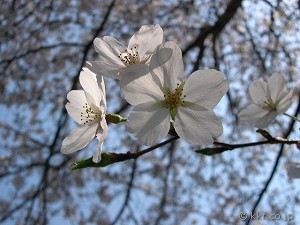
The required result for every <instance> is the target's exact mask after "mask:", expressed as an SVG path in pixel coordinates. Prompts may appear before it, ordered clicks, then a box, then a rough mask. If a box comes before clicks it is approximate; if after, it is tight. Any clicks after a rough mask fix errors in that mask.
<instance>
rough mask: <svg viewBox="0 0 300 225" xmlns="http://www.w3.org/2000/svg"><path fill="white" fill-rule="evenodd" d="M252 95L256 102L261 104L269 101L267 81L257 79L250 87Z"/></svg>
mask: <svg viewBox="0 0 300 225" xmlns="http://www.w3.org/2000/svg"><path fill="white" fill-rule="evenodd" d="M249 94H250V97H251V99H252V101H253V103H255V104H261V103H262V102H265V101H268V99H269V98H270V97H271V96H269V92H268V86H267V83H266V82H265V81H260V80H256V81H254V82H253V83H252V84H251V85H250V87H249Z"/></svg>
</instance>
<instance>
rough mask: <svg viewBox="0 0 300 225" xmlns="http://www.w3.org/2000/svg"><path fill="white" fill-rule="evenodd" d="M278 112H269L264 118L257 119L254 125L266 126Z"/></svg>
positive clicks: (258, 126)
mask: <svg viewBox="0 0 300 225" xmlns="http://www.w3.org/2000/svg"><path fill="white" fill-rule="evenodd" d="M277 115H278V113H277V112H276V111H271V112H268V114H267V115H266V116H264V117H262V118H259V119H258V120H257V121H255V123H254V126H255V127H257V128H266V127H267V126H268V125H269V123H271V122H272V121H273V120H274V119H275V118H276V116H277Z"/></svg>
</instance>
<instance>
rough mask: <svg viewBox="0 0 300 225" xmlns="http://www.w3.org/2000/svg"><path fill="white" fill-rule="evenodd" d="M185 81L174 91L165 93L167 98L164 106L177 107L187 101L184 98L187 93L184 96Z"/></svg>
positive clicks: (171, 108)
mask: <svg viewBox="0 0 300 225" xmlns="http://www.w3.org/2000/svg"><path fill="white" fill-rule="evenodd" d="M183 85H184V82H183V83H182V84H181V85H179V84H177V88H175V90H174V91H170V90H168V91H167V92H166V93H165V94H164V97H165V100H163V104H164V107H166V108H169V109H170V110H173V109H176V108H177V107H178V106H180V105H182V104H183V103H184V102H185V101H184V100H183V99H184V98H185V97H186V95H184V96H183V97H182V91H183Z"/></svg>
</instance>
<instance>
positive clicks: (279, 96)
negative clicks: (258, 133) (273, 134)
mask: <svg viewBox="0 0 300 225" xmlns="http://www.w3.org/2000/svg"><path fill="white" fill-rule="evenodd" d="M249 94H250V97H251V99H252V102H253V103H252V104H250V105H249V106H248V107H246V108H245V109H243V110H242V111H241V112H240V113H239V115H238V116H239V118H240V121H241V122H248V123H254V125H255V126H256V127H257V128H265V127H267V126H268V124H269V123H270V122H272V121H273V120H274V119H275V118H276V116H277V115H279V114H282V113H284V112H286V110H287V109H288V108H289V107H290V106H291V104H292V103H293V96H294V94H293V90H289V89H287V87H286V84H285V81H284V78H283V77H282V76H281V75H279V74H273V75H272V76H271V77H269V79H268V81H267V82H265V81H254V82H253V83H252V85H251V86H250V87H249Z"/></svg>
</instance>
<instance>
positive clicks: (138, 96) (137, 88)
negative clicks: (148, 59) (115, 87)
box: [120, 74, 164, 105]
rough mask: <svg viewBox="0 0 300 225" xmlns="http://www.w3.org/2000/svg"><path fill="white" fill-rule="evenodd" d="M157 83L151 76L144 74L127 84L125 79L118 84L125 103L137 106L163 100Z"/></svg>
mask: <svg viewBox="0 0 300 225" xmlns="http://www.w3.org/2000/svg"><path fill="white" fill-rule="evenodd" d="M159 82H160V81H159V80H155V78H154V77H153V76H151V74H146V75H144V76H142V77H139V78H137V79H135V80H133V81H131V82H129V83H128V82H127V80H126V79H122V80H121V81H120V84H121V90H122V93H123V95H124V98H125V99H126V101H127V102H128V103H129V104H131V105H139V104H142V103H146V102H150V101H161V100H164V96H163V92H162V90H161V89H160V86H161V84H160V83H159Z"/></svg>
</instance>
